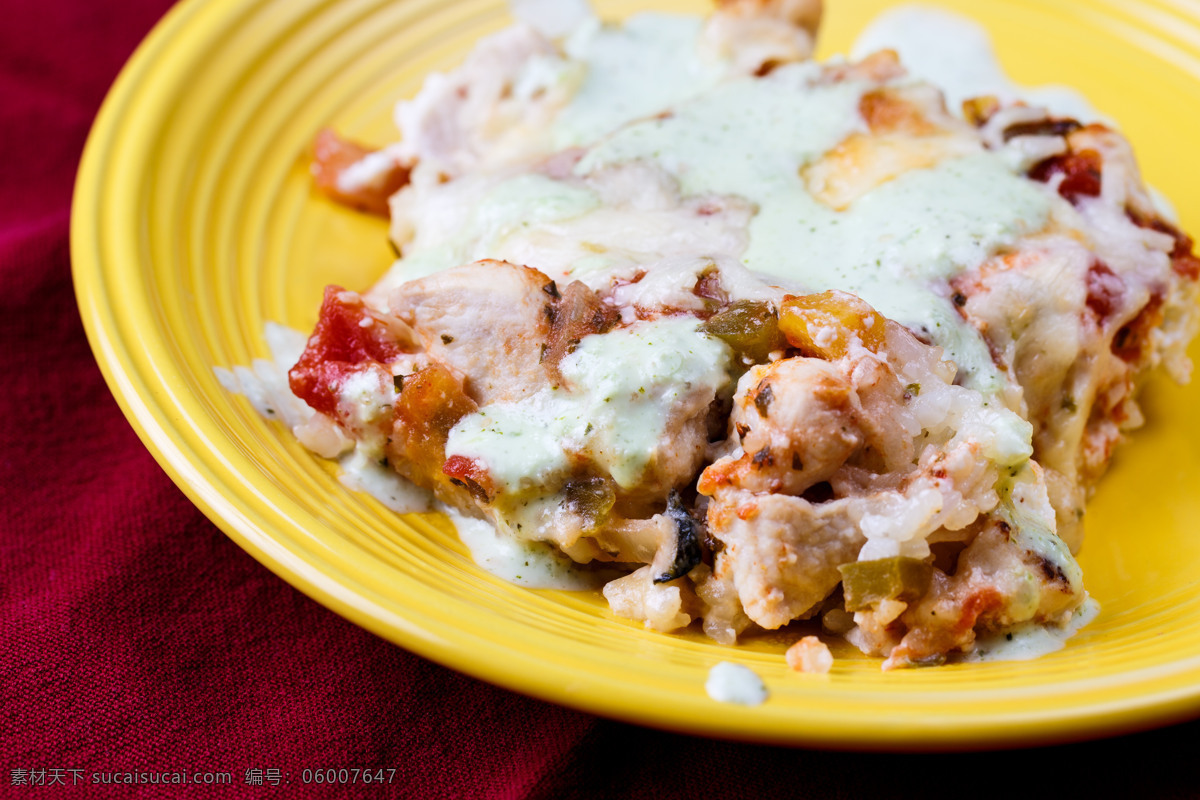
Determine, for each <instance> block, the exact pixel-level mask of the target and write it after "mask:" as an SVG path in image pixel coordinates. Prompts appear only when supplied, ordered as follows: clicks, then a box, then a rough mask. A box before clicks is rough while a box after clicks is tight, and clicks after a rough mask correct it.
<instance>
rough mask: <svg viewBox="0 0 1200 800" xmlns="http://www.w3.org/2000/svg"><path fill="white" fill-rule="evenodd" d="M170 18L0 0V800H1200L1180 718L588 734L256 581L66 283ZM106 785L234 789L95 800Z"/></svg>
mask: <svg viewBox="0 0 1200 800" xmlns="http://www.w3.org/2000/svg"><path fill="white" fill-rule="evenodd" d="M168 5H169V0H127V1H126V2H123V3H121V8H120V10H119V11H118V10H116V9H114V7H113V4H110V3H104V2H97V0H42V1H41V2H33V0H0V10H2V11H3V14H2V15H0V99H2V102H0V154H2V158H3V161H2V163H0V176H2V177H0V181H2V185H3V191H2V192H0V279H2V281H3V286H4V288H5V291H4V292H3V294H2V296H0V299H2V306H0V375H2V376H3V378H2V379H3V385H4V391H3V392H2V393H0V411H2V413H0V419H2V420H3V426H2V428H0V443H2V446H0V497H2V498H3V503H2V504H0V510H2V514H3V523H2V525H0V528H2V530H3V535H0V678H2V680H0V706H2V709H3V710H2V712H0V796H2V797H9V796H11V797H33V796H42V795H43V794H44V795H46V796H51V793H52V792H53V793H57V792H66V793H67V794H75V795H79V796H84V795H86V796H92V795H98V796H114V797H124V796H129V795H131V794H134V793H135V792H138V791H140V792H141V793H144V794H146V795H147V796H160V797H161V796H170V797H174V796H195V797H218V796H222V797H244V796H259V795H275V796H279V797H297V796H352V795H353V794H354V789H353V787H343V788H339V789H334V788H331V787H329V786H318V785H315V784H310V785H307V786H306V785H304V784H303V783H302V778H303V771H304V770H317V769H327V768H334V769H338V768H345V769H347V770H353V769H356V768H358V769H363V770H371V771H372V777H375V776H379V777H381V778H382V779H383V781H384V782H385V783H387V784H388V788H389V789H390V790H391V791H392V793H393V794H395V795H396V796H402V797H415V798H424V797H480V798H490V797H497V798H499V797H505V798H542V797H544V798H558V797H647V798H655V800H668V799H669V798H675V797H689V798H693V797H710V796H726V797H739V798H760V797H776V796H780V797H783V796H795V797H801V796H803V797H809V796H812V797H818V796H827V797H863V796H867V795H868V794H870V795H883V796H887V795H893V794H907V793H914V794H915V793H920V794H922V795H924V794H928V793H931V792H936V791H948V792H956V793H957V792H964V791H965V792H970V793H978V792H980V791H982V792H983V794H984V796H987V795H989V794H990V793H991V792H990V790H989V789H990V787H992V786H995V787H997V790H999V787H1007V789H1009V790H1011V791H1012V792H1014V793H1015V792H1017V791H1024V790H1023V789H1022V788H1021V787H1022V786H1030V787H1033V788H1031V789H1030V791H1033V793H1034V794H1035V795H1040V794H1042V793H1043V791H1045V792H1047V793H1048V790H1050V789H1051V787H1054V786H1056V785H1062V786H1070V787H1072V789H1073V791H1072V792H1071V794H1078V793H1082V791H1083V790H1086V789H1087V788H1088V787H1091V788H1092V789H1094V790H1103V791H1101V792H1100V796H1116V795H1117V794H1119V793H1124V792H1129V793H1134V792H1136V793H1137V794H1138V795H1139V796H1153V797H1190V796H1196V795H1197V794H1200V780H1197V779H1196V778H1195V777H1194V776H1196V774H1197V770H1196V767H1195V766H1194V763H1195V762H1194V758H1195V755H1194V753H1195V750H1194V748H1193V747H1192V741H1193V740H1194V739H1196V738H1197V737H1198V736H1200V724H1197V723H1190V724H1185V725H1181V726H1176V727H1173V728H1168V729H1164V730H1159V731H1154V732H1150V733H1143V734H1138V735H1133V736H1127V737H1124V738H1120V739H1110V740H1107V741H1101V742H1097V743H1092V744H1084V745H1073V746H1068V747H1058V748H1044V749H1040V750H1031V751H1026V752H1017V753H1009V754H1000V755H997V754H972V755H957V756H899V755H865V756H864V755H856V754H844V753H821V752H815V751H804V750H789V749H785V748H772V747H762V746H755V745H747V744H738V743H727V742H718V741H709V740H704V739H697V738H692V737H688V736H683V735H676V734H668V733H662V732H658V731H652V730H646V729H642V728H638V727H634V726H630V725H626V724H623V723H618V722H612V721H608V720H603V719H598V718H595V717H592V716H589V715H587V714H583V713H579V712H576V711H571V710H567V709H563V708H558V707H556V706H553V705H548V704H546V703H542V702H540V701H537V700H532V699H528V698H525V697H522V696H519V695H515V694H512V693H510V692H507V691H504V690H501V689H496V688H493V687H491V686H488V685H486V684H483V683H480V682H478V681H475V680H473V679H470V678H466V677H463V676H461V675H458V674H456V673H454V672H451V671H449V670H447V669H444V668H442V667H440V666H437V665H435V664H432V663H430V662H428V661H425V660H423V659H421V658H418V657H417V656H414V655H411V654H409V653H407V652H405V651H404V650H402V649H400V648H398V647H395V646H393V645H391V644H389V643H387V642H384V641H382V640H380V639H378V638H376V637H374V636H372V635H371V634H368V633H366V632H364V631H362V630H360V629H358V628H356V627H355V626H353V625H351V624H350V623H348V622H346V621H344V620H343V619H341V618H339V617H338V616H336V615H334V614H333V613H331V612H329V611H327V610H325V609H324V608H322V607H321V606H319V605H317V604H316V603H314V602H312V601H311V600H309V599H308V598H307V597H305V596H303V595H301V594H300V593H298V592H297V591H295V590H293V589H292V588H291V587H290V586H288V585H287V584H285V583H284V582H283V581H282V580H280V579H278V578H276V577H275V576H274V575H273V574H271V573H270V572H268V571H267V570H266V569H265V568H263V567H261V566H260V565H259V564H258V563H256V562H255V561H253V560H252V559H251V558H250V557H249V556H247V555H246V554H245V553H243V552H242V551H241V550H239V549H238V548H237V547H236V546H235V545H234V544H233V543H232V542H231V541H229V540H228V539H226V538H225V536H224V535H222V534H221V532H220V531H219V530H218V529H217V528H216V527H214V526H213V525H212V523H210V522H209V521H208V520H207V519H205V518H204V517H203V516H202V515H201V514H200V513H199V512H198V511H197V510H196V509H195V508H194V507H192V505H191V504H190V503H189V502H188V501H187V500H186V499H185V497H184V496H183V495H182V494H181V493H180V492H179V490H178V489H176V488H175V486H173V485H172V483H171V482H170V480H168V479H167V477H166V476H165V475H164V474H163V472H162V471H161V470H160V469H159V467H158V466H157V465H156V464H155V462H154V461H153V459H152V458H151V457H150V455H149V454H148V453H147V452H146V450H145V449H143V447H142V445H141V444H140V442H139V441H138V439H137V437H136V436H135V435H134V434H133V432H132V430H131V429H130V427H129V426H128V424H127V423H126V422H125V420H124V418H123V417H122V416H121V413H120V411H119V410H118V408H117V405H116V403H115V402H114V401H113V399H112V397H111V395H110V394H109V391H108V389H107V388H106V386H105V384H104V382H103V380H102V378H101V375H100V372H99V370H98V368H97V367H96V364H95V362H94V361H93V358H92V355H91V352H90V351H89V349H88V345H87V342H86V341H85V338H84V333H83V329H82V326H81V324H80V320H79V315H78V312H77V311H76V308H75V298H74V294H73V291H72V286H71V276H70V258H69V252H68V244H67V239H68V217H69V213H70V201H71V189H72V184H73V180H74V175H75V170H76V166H77V163H78V159H79V155H80V152H81V150H82V147H83V143H84V139H85V137H86V135H87V132H88V128H89V126H90V124H91V121H92V117H93V115H94V114H95V112H96V110H97V108H98V106H99V104H100V101H101V99H102V98H103V95H104V93H105V91H106V90H107V88H108V86H109V84H110V83H111V82H112V80H113V78H114V77H115V76H116V73H117V71H118V70H119V69H120V67H121V65H122V63H123V62H124V61H125V59H126V58H127V57H128V55H129V54H130V53H131V52H132V50H133V48H134V47H135V46H136V45H137V43H138V42H139V41H140V40H141V38H142V37H143V36H144V35H145V34H146V33H147V31H148V30H149V29H150V27H151V26H152V25H153V24H154V22H155V21H156V20H157V19H158V17H159V16H161V14H162V13H163V12H164V11H165V10H166V8H167V6H168ZM378 770H382V772H378ZM114 773H115V774H116V776H117V778H118V779H125V774H126V773H141V775H140V777H135V778H134V779H135V780H149V779H150V777H151V774H152V773H167V775H166V777H167V778H168V779H178V778H179V777H180V776H181V775H183V774H184V773H186V776H187V779H188V780H191V781H204V780H224V779H223V778H221V777H219V776H212V775H209V773H225V774H227V775H228V776H229V777H228V779H229V781H230V783H229V784H228V785H226V786H212V785H197V784H195V783H193V784H191V785H176V786H173V787H171V788H170V789H163V787H161V786H141V787H130V786H102V785H99V783H100V782H102V781H104V780H106V779H108V778H109V776H110V775H112V774H114ZM347 774H349V773H347ZM289 781H290V783H288V782H289ZM1027 781H1031V782H1034V783H1032V784H1030V783H1026V782H1027ZM276 782H278V783H279V784H280V785H278V786H275V785H274V784H275V783H276ZM257 783H262V784H263V785H262V786H261V788H258V787H257V785H256V784H257ZM284 784H287V785H284ZM359 788H360V789H361V788H362V785H361V777H360V786H359ZM1034 788H1036V791H1034V790H1033V789H1034ZM378 790H379V787H378V785H376V786H374V787H372V788H371V790H370V791H369V792H368V793H369V794H372V795H373V794H377V793H379V792H378ZM54 796H59V795H58V794H54Z"/></svg>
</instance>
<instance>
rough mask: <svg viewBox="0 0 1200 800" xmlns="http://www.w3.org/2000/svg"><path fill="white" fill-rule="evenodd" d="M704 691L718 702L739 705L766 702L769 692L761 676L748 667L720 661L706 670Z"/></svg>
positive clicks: (755, 704)
mask: <svg viewBox="0 0 1200 800" xmlns="http://www.w3.org/2000/svg"><path fill="white" fill-rule="evenodd" d="M704 691H705V692H707V693H708V696H709V697H711V698H712V699H713V700H716V701H717V702H718V703H733V704H735V705H739V706H758V705H762V704H763V703H764V702H766V700H767V697H769V693H768V692H767V687H766V685H765V684H764V683H763V681H762V678H760V677H758V674H757V673H756V672H755V671H754V670H752V669H750V668H749V667H746V666H743V665H741V664H734V663H733V662H731V661H721V662H719V663H717V664H715V665H713V668H712V669H710V670H709V671H708V680H706V681H705V682H704Z"/></svg>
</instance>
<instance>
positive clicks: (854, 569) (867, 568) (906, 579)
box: [838, 556, 933, 611]
mask: <svg viewBox="0 0 1200 800" xmlns="http://www.w3.org/2000/svg"><path fill="white" fill-rule="evenodd" d="M838 570H839V571H840V572H841V573H842V593H843V594H844V595H845V597H846V610H847V611H862V610H864V609H867V608H870V607H871V606H873V605H874V604H876V603H878V602H879V601H881V600H903V601H905V602H911V601H913V600H916V599H917V598H919V597H921V596H922V595H923V594H925V592H926V591H927V590H928V589H929V581H930V579H931V578H932V576H933V567H932V566H931V565H929V564H927V563H925V562H924V561H921V560H920V559H917V558H906V557H904V556H896V557H894V558H880V559H876V560H874V561H855V562H853V563H851V564H843V565H842V566H840V567H838Z"/></svg>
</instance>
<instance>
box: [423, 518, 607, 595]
mask: <svg viewBox="0 0 1200 800" xmlns="http://www.w3.org/2000/svg"><path fill="white" fill-rule="evenodd" d="M439 510H440V511H442V512H443V513H445V514H446V516H448V517H449V518H450V521H451V522H452V523H454V528H455V530H457V531H458V538H459V539H461V540H462V543H463V544H465V545H466V546H467V549H468V550H470V551H471V560H472V561H474V562H475V563H476V564H477V565H479V566H480V567H481V568H483V569H485V570H487V571H488V572H490V573H492V574H493V575H495V576H496V577H497V578H501V579H503V580H506V581H508V582H509V583H515V584H516V585H517V586H524V587H526V588H529V589H562V590H566V591H584V590H586V589H598V588H600V587H601V586H602V585H604V583H606V582H607V581H608V580H610V579H612V578H613V577H616V576H615V575H614V574H613V573H612V572H611V571H609V572H603V571H590V570H585V569H581V568H580V567H579V566H578V565H576V564H575V563H574V562H572V561H571V560H570V559H569V558H567V557H566V556H564V555H562V554H561V553H558V552H557V551H555V550H554V549H553V548H552V547H551V546H550V545H547V544H543V543H541V542H524V541H518V540H516V539H513V538H511V537H508V536H502V535H500V534H499V533H497V532H496V529H495V528H494V527H493V526H492V524H491V523H490V522H487V521H486V520H482V519H475V518H474V517H468V516H466V515H464V514H462V513H460V512H459V511H457V510H456V509H453V508H450V507H449V506H444V505H443V506H439Z"/></svg>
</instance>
